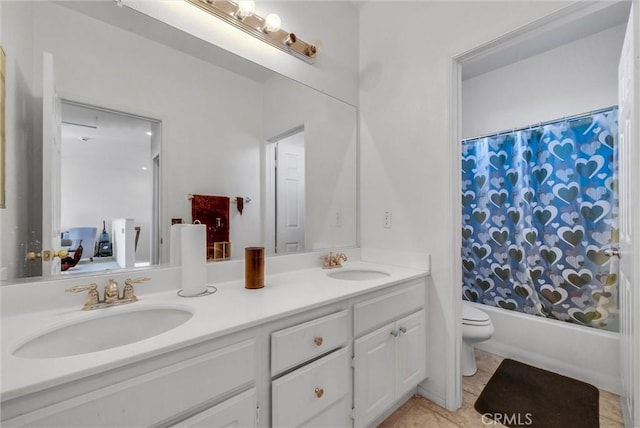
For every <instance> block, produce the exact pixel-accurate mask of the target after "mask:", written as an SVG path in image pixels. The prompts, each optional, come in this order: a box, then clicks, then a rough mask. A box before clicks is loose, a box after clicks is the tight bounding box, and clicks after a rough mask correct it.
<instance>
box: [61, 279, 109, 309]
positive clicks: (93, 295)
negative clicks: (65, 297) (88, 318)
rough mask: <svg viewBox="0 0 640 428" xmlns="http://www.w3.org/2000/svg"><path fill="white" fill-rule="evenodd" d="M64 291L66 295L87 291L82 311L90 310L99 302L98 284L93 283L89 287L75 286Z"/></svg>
mask: <svg viewBox="0 0 640 428" xmlns="http://www.w3.org/2000/svg"><path fill="white" fill-rule="evenodd" d="M64 291H66V292H67V293H80V292H82V291H89V292H88V293H87V300H85V302H84V306H83V307H82V310H83V311H87V310H89V309H91V308H92V307H93V306H94V305H97V304H98V303H99V301H100V296H99V295H98V284H96V283H95V282H94V283H91V284H89V285H76V286H75V287H70V288H67V289H66V290H64Z"/></svg>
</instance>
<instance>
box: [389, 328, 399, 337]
mask: <svg viewBox="0 0 640 428" xmlns="http://www.w3.org/2000/svg"><path fill="white" fill-rule="evenodd" d="M389 334H391V336H393V337H398V330H391V332H390V333H389Z"/></svg>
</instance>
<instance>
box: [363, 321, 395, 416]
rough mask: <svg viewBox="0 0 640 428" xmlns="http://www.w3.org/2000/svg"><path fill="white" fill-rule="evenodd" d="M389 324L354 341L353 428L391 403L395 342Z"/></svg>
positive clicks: (393, 382) (393, 329) (392, 400)
mask: <svg viewBox="0 0 640 428" xmlns="http://www.w3.org/2000/svg"><path fill="white" fill-rule="evenodd" d="M393 334H397V331H396V330H395V325H394V324H393V323H391V324H387V325H385V326H384V327H382V328H380V329H378V330H375V331H373V332H371V333H369V334H367V335H366V336H363V337H361V338H359V339H357V340H355V341H354V343H353V346H354V366H355V374H354V384H353V389H354V391H353V392H354V408H355V425H356V426H365V425H367V424H368V423H369V422H371V421H372V420H373V419H374V418H375V417H376V416H378V415H379V414H380V413H381V412H382V411H384V410H386V409H387V408H388V407H389V406H390V405H391V404H393V402H394V400H395V388H396V387H395V385H396V376H395V373H396V363H395V358H396V356H395V355H396V346H395V342H396V338H395V336H394V335H393Z"/></svg>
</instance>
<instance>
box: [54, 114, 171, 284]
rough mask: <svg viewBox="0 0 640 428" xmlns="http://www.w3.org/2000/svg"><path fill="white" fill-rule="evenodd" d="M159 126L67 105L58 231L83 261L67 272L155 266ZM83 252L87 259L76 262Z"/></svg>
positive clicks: (84, 257) (124, 116)
mask: <svg viewBox="0 0 640 428" xmlns="http://www.w3.org/2000/svg"><path fill="white" fill-rule="evenodd" d="M155 123H156V122H155V121H152V120H149V119H145V118H140V117H137V116H132V115H129V114H124V113H120V112H114V111H110V110H105V109H101V108H95V107H90V106H86V105H80V104H75V103H71V102H63V103H62V127H61V129H62V147H61V177H60V179H61V180H60V182H61V190H60V202H61V204H60V210H61V213H60V227H61V231H62V236H61V238H62V246H63V248H64V249H67V250H68V251H69V253H70V255H69V257H72V258H74V256H75V258H76V259H77V263H75V264H73V263H71V264H73V265H72V266H69V265H64V264H63V266H65V267H66V266H69V267H68V268H67V269H64V271H65V273H88V272H96V271H102V270H107V269H109V270H113V269H121V268H133V267H139V266H148V265H149V264H150V261H151V253H152V249H151V246H152V242H157V239H156V240H154V239H152V234H153V228H152V223H153V218H154V216H155V217H157V215H158V213H155V215H154V212H153V206H154V204H153V195H154V192H153V189H154V182H153V180H154V173H153V171H152V169H153V165H154V162H153V160H154V158H155V157H157V156H158V153H159V142H158V141H157V138H154V136H153V132H152V127H153V126H154V124H155ZM79 246H80V251H81V253H82V255H81V256H76V252H78V249H79Z"/></svg>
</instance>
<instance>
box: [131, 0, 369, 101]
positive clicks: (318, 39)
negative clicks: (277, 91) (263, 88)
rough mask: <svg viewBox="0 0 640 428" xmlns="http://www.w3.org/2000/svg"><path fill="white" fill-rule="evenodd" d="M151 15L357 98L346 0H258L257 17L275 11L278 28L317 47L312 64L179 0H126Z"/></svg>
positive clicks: (353, 12) (354, 31)
mask: <svg viewBox="0 0 640 428" xmlns="http://www.w3.org/2000/svg"><path fill="white" fill-rule="evenodd" d="M123 3H124V4H125V5H127V6H130V7H132V8H134V9H136V10H139V11H141V12H143V13H145V14H148V15H149V16H153V17H155V18H157V19H159V20H161V21H164V22H166V23H168V24H170V25H173V26H174V27H176V28H180V29H182V30H183V31H186V32H187V33H190V34H193V35H195V36H196V37H199V38H201V39H203V40H206V41H208V42H210V43H213V44H214V45H217V46H219V47H221V48H223V49H225V50H227V51H230V52H233V53H235V54H238V55H240V56H241V57H244V58H247V59H249V60H251V61H253V62H255V63H257V64H260V65H263V66H265V67H267V68H269V69H271V70H274V71H276V72H278V73H280V74H282V75H284V76H287V77H290V78H292V79H294V80H297V81H299V82H302V83H304V84H307V85H309V86H311V87H313V88H316V89H318V90H321V91H324V92H326V93H328V94H330V95H332V96H335V97H337V98H340V99H342V100H344V101H347V102H349V103H351V104H357V102H358V25H359V24H358V9H357V7H356V6H354V4H353V3H351V2H347V1H333V2H323V1H295V0H294V1H287V0H285V1H264V2H263V1H260V2H257V5H256V12H257V13H258V14H260V15H261V16H266V15H267V14H268V13H271V12H274V13H277V14H278V15H280V17H281V18H282V28H283V29H285V30H287V31H289V32H293V33H295V34H296V35H297V36H298V37H299V38H300V39H302V40H304V41H306V42H311V43H315V44H317V46H318V54H317V60H316V63H315V64H313V65H310V64H307V63H305V62H304V61H302V60H300V59H298V58H295V57H293V56H291V55H289V54H287V53H284V52H282V51H279V50H278V49H276V48H273V47H269V46H266V45H265V44H264V42H262V41H260V40H258V39H256V38H255V37H253V36H250V35H248V34H245V33H243V32H242V31H239V30H238V29H236V28H234V27H232V26H230V25H229V24H227V23H225V22H223V21H222V20H220V19H218V18H215V17H213V16H211V15H209V14H207V13H206V12H203V11H202V10H200V9H198V8H196V7H194V6H192V5H190V4H188V3H187V2H181V1H167V0H164V1H153V2H150V1H139V0H138V1H136V0H124V2H123Z"/></svg>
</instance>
